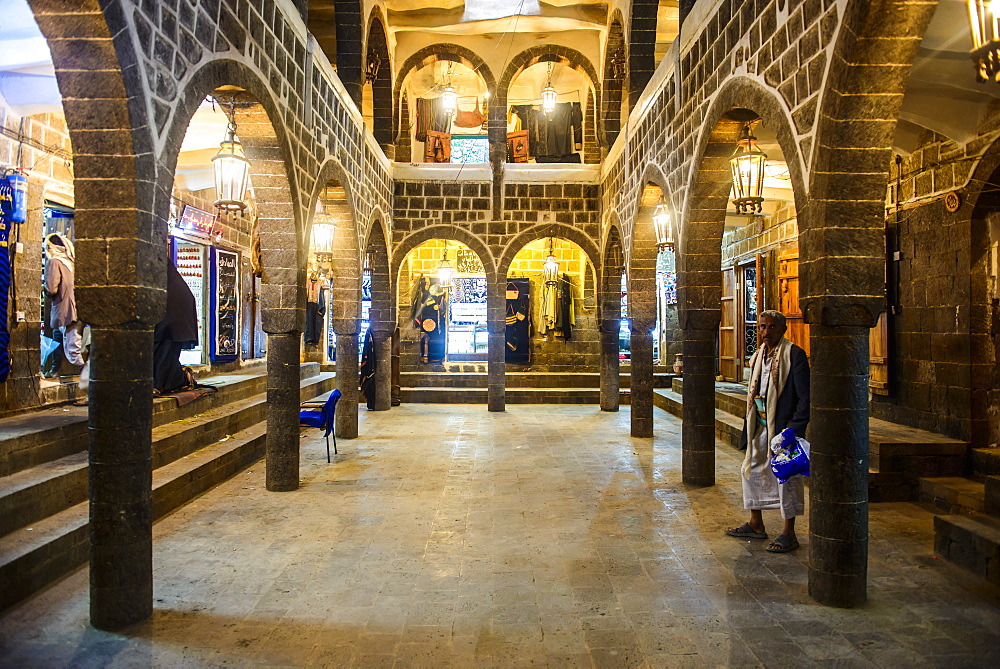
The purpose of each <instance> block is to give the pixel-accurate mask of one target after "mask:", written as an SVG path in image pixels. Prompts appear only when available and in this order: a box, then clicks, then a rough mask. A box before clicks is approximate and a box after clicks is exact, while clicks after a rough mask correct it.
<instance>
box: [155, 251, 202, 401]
mask: <svg viewBox="0 0 1000 669" xmlns="http://www.w3.org/2000/svg"><path fill="white" fill-rule="evenodd" d="M198 343H199V334H198V311H197V305H196V302H195V297H194V294H193V293H192V292H191V288H190V287H189V286H188V284H187V282H186V281H185V280H184V277H182V276H181V275H180V272H178V270H177V268H176V267H175V266H174V264H173V263H172V262H167V310H166V315H165V316H164V318H163V320H161V321H160V322H159V323H157V324H156V328H155V329H154V330H153V387H154V388H155V389H156V390H158V391H160V392H164V393H166V392H170V391H173V390H177V389H179V388H183V387H184V386H186V385H188V379H187V376H186V374H185V373H184V367H183V366H182V365H181V362H180V354H181V351H183V350H187V349H192V348H194V347H195V346H197V345H198Z"/></svg>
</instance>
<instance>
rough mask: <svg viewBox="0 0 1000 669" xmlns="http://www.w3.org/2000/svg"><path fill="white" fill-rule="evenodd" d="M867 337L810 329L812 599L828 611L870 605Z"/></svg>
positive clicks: (854, 330)
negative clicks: (825, 606) (868, 586)
mask: <svg viewBox="0 0 1000 669" xmlns="http://www.w3.org/2000/svg"><path fill="white" fill-rule="evenodd" d="M868 334H869V330H868V328H866V327H859V326H847V327H833V326H827V325H820V324H816V323H814V324H812V325H811V326H810V339H809V341H810V345H811V354H812V370H811V375H810V376H811V381H810V384H809V385H810V389H811V408H810V414H809V440H810V442H811V445H812V450H811V452H810V461H811V462H810V478H809V503H810V506H809V595H810V596H811V597H812V598H813V599H815V600H816V601H817V602H819V603H820V604H824V605H827V606H840V607H851V606H859V605H861V604H864V603H865V601H866V600H867V577H868ZM687 364H688V362H687V355H685V356H684V368H685V370H686V369H687ZM686 390H687V388H686V387H685V391H686Z"/></svg>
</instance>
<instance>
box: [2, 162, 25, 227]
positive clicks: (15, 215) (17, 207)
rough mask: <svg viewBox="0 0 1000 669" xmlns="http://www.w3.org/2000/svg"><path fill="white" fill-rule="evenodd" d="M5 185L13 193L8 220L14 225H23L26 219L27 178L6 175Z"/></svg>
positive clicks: (21, 175) (15, 174)
mask: <svg viewBox="0 0 1000 669" xmlns="http://www.w3.org/2000/svg"><path fill="white" fill-rule="evenodd" d="M7 183H9V184H10V189H11V191H13V192H12V196H13V200H14V202H13V207H12V208H11V211H10V216H9V217H8V218H9V220H10V221H12V222H14V223H24V221H25V219H26V218H27V217H28V177H26V176H24V175H23V174H17V173H16V172H15V173H14V174H11V175H8V177H7Z"/></svg>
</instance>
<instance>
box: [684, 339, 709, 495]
mask: <svg viewBox="0 0 1000 669" xmlns="http://www.w3.org/2000/svg"><path fill="white" fill-rule="evenodd" d="M716 332H717V330H715V329H712V330H695V329H685V330H684V400H683V405H682V413H681V417H682V419H683V424H682V425H681V478H682V480H683V481H684V483H686V484H688V485H696V486H711V485H715V337H716Z"/></svg>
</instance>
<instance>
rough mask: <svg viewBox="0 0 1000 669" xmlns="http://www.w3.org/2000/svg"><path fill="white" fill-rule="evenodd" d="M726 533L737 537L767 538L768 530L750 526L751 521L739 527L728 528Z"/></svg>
mask: <svg viewBox="0 0 1000 669" xmlns="http://www.w3.org/2000/svg"><path fill="white" fill-rule="evenodd" d="M726 534H727V535H728V536H731V537H736V538H737V539H767V532H758V531H757V530H755V529H753V528H752V527H750V523H743V524H742V525H740V526H739V527H732V528H730V529H728V530H726Z"/></svg>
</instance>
